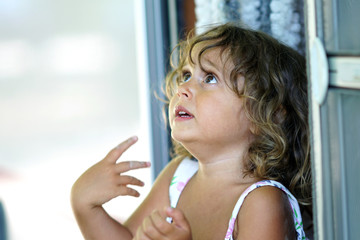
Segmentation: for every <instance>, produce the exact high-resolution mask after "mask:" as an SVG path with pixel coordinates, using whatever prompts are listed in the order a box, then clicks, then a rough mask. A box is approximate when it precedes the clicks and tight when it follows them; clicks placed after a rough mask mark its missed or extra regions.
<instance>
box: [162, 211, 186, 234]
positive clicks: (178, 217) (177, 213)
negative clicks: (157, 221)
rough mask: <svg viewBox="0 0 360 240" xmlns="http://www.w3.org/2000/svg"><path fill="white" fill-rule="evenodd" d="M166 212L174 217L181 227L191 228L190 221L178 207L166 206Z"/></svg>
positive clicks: (177, 224) (176, 223)
mask: <svg viewBox="0 0 360 240" xmlns="http://www.w3.org/2000/svg"><path fill="white" fill-rule="evenodd" d="M166 214H167V215H168V216H169V217H171V218H172V219H173V223H174V224H175V226H177V227H179V228H181V229H189V228H190V226H189V223H188V221H187V220H186V218H185V215H184V214H183V213H182V212H181V211H180V210H179V209H176V208H171V207H168V208H166Z"/></svg>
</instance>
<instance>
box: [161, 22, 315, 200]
mask: <svg viewBox="0 0 360 240" xmlns="http://www.w3.org/2000/svg"><path fill="white" fill-rule="evenodd" d="M195 46H197V48H198V47H199V48H200V50H199V51H196V53H197V54H198V55H197V59H199V61H200V59H201V56H202V55H203V54H204V52H206V51H208V50H209V49H213V48H219V49H221V55H222V57H226V58H227V60H230V61H232V62H233V64H234V68H233V69H232V71H231V74H230V85H229V87H230V88H231V89H232V90H233V91H234V92H235V93H236V94H237V96H239V97H240V98H243V99H244V106H245V111H246V114H247V117H248V118H249V120H250V121H251V122H252V124H253V126H255V130H254V135H255V138H254V141H253V142H252V143H251V144H250V147H249V150H248V154H247V156H246V157H247V159H246V160H247V169H246V174H250V175H251V176H254V177H258V178H262V179H271V180H276V181H279V182H281V183H282V184H284V185H285V186H286V187H288V188H289V190H290V191H291V192H292V193H293V194H294V195H295V197H296V198H297V199H298V201H299V203H300V204H302V205H310V204H311V181H312V180H311V169H310V143H309V125H308V96H307V78H306V64H305V59H304V57H303V56H301V55H300V54H299V53H297V52H296V51H295V50H293V49H291V48H290V47H287V46H286V45H284V44H282V43H280V42H279V41H277V40H276V39H274V38H272V37H270V36H268V35H267V34H265V33H262V32H258V31H253V30H249V29H245V28H242V27H240V26H237V25H235V24H225V25H221V26H217V27H214V28H212V29H210V30H208V31H207V32H205V33H203V34H200V35H198V36H191V35H190V36H189V37H188V38H187V40H185V41H182V42H180V43H179V44H178V46H177V48H176V49H178V51H177V52H176V53H177V63H176V64H174V63H173V62H172V71H170V72H169V74H168V75H167V78H166V81H165V84H166V86H165V88H166V96H167V98H168V99H171V97H172V96H173V95H174V94H175V91H176V88H177V85H178V81H179V80H180V78H181V72H182V68H183V67H184V65H185V63H186V61H191V62H192V63H194V61H193V59H192V54H194V51H193V50H194V47H195ZM172 55H173V56H174V54H172ZM200 64H201V63H200ZM239 76H243V77H244V78H245V80H244V86H243V87H241V88H240V86H239V85H238V84H239ZM173 152H174V156H175V158H184V157H191V154H190V153H189V152H187V151H186V149H185V148H184V147H183V146H182V145H181V144H180V143H177V142H176V141H173Z"/></svg>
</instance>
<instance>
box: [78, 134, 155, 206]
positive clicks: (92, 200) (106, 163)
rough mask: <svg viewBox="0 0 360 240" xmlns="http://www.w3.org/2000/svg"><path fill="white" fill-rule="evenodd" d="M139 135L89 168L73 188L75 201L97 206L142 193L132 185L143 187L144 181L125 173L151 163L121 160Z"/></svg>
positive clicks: (79, 204)
mask: <svg viewBox="0 0 360 240" xmlns="http://www.w3.org/2000/svg"><path fill="white" fill-rule="evenodd" d="M136 142H137V137H132V138H129V139H128V140H126V141H124V142H122V143H121V144H119V145H118V146H117V147H115V148H114V149H112V150H111V151H110V152H109V153H108V154H107V156H106V157H105V158H104V159H103V160H101V161H100V162H98V163H97V164H95V165H94V166H92V167H91V168H89V169H88V170H87V171H86V172H85V173H83V174H82V175H81V176H80V177H79V179H78V180H77V181H76V182H75V183H74V185H73V188H72V194H71V195H72V204H73V206H75V208H76V207H80V208H83V207H85V208H93V207H97V206H101V205H102V204H104V203H106V202H108V201H109V200H111V199H113V198H115V197H117V196H120V195H122V196H124V195H129V196H134V197H138V196H139V193H138V192H137V191H136V190H134V189H132V188H130V187H129V186H128V185H136V186H143V185H144V183H143V182H142V181H140V180H139V179H137V178H134V177H131V176H128V175H124V174H123V173H125V172H127V171H129V170H134V169H139V168H145V167H149V166H150V163H149V162H138V161H126V162H119V163H117V160H118V159H119V157H120V156H121V155H122V154H123V153H124V152H125V151H126V150H127V149H128V148H129V147H130V146H132V145H133V144H134V143H136Z"/></svg>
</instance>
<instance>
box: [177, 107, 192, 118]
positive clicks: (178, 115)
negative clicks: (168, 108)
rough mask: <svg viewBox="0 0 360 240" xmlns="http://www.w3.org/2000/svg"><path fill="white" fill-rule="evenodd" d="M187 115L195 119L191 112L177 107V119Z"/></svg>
mask: <svg viewBox="0 0 360 240" xmlns="http://www.w3.org/2000/svg"><path fill="white" fill-rule="evenodd" d="M184 114H187V115H189V116H191V117H193V115H192V114H191V112H190V111H189V110H187V109H186V108H185V107H183V106H177V107H176V108H175V117H180V116H181V115H184Z"/></svg>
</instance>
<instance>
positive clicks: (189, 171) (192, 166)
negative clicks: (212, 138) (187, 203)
mask: <svg viewBox="0 0 360 240" xmlns="http://www.w3.org/2000/svg"><path fill="white" fill-rule="evenodd" d="M198 169H199V165H198V162H197V161H195V160H191V159H189V158H185V159H184V160H182V162H181V163H180V164H179V166H178V168H177V169H176V171H175V174H174V176H173V178H172V180H171V183H170V188H169V197H170V205H171V207H173V208H175V207H176V206H177V203H178V201H179V198H180V195H181V193H182V191H183V189H184V187H185V186H186V184H187V183H188V182H189V180H190V179H191V178H192V177H193V176H194V174H195V173H196V172H197V171H198ZM263 186H273V187H277V188H279V189H281V190H282V191H283V192H285V193H286V195H287V197H288V199H289V203H290V206H291V208H292V212H293V219H294V224H295V229H296V233H297V238H296V239H297V240H306V239H307V238H306V236H305V232H304V229H303V223H302V218H301V213H300V208H299V204H298V202H297V200H296V198H295V197H294V196H293V195H292V194H291V193H290V191H289V190H288V189H287V188H286V187H284V186H283V185H282V184H281V183H279V182H276V181H272V180H263V181H260V182H257V183H254V184H252V185H251V186H250V187H248V188H247V189H246V190H245V191H244V192H243V193H242V194H241V196H240V197H239V199H238V201H237V203H236V205H235V207H234V210H233V212H232V215H231V216H229V217H230V220H229V225H228V229H227V231H226V236H225V238H224V239H225V240H233V237H232V235H233V231H234V226H235V221H236V218H237V215H238V213H239V210H240V208H241V205H242V204H243V202H244V200H245V198H246V196H247V195H248V194H249V193H250V192H251V191H253V190H254V189H256V188H258V187H263ZM167 220H168V221H169V222H171V219H167Z"/></svg>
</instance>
